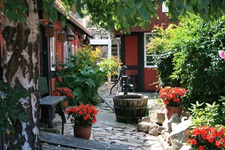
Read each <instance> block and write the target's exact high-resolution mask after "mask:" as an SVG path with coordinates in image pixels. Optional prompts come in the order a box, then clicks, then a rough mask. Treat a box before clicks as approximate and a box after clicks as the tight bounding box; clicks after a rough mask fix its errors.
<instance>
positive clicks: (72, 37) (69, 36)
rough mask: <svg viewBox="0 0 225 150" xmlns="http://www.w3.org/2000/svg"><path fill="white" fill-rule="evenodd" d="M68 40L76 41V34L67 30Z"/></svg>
mask: <svg viewBox="0 0 225 150" xmlns="http://www.w3.org/2000/svg"><path fill="white" fill-rule="evenodd" d="M66 40H67V41H73V40H75V34H74V33H73V31H72V30H71V29H67V34H66Z"/></svg>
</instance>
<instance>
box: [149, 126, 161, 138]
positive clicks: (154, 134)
mask: <svg viewBox="0 0 225 150" xmlns="http://www.w3.org/2000/svg"><path fill="white" fill-rule="evenodd" d="M149 134H150V135H153V136H158V135H159V133H158V129H157V128H155V127H153V128H151V129H150V131H149Z"/></svg>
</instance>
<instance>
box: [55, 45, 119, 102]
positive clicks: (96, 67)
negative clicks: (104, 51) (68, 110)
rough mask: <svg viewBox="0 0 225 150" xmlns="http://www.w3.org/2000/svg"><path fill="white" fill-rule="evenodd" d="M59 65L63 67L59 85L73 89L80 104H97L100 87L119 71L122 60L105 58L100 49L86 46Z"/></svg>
mask: <svg viewBox="0 0 225 150" xmlns="http://www.w3.org/2000/svg"><path fill="white" fill-rule="evenodd" d="M58 65H59V66H60V67H61V68H62V69H61V70H59V71H58V73H57V75H58V77H60V78H61V79H62V80H61V81H58V82H57V86H58V87H62V86H64V87H69V88H70V89H72V90H73V94H74V95H75V96H76V100H77V103H78V104H93V105H95V104H97V103H98V102H99V99H98V97H97V96H98V88H99V87H100V86H101V85H102V84H103V83H104V80H105V79H106V78H107V77H110V76H111V75H113V74H116V73H117V70H118V67H120V66H121V62H120V60H119V58H117V57H110V58H107V59H103V58H101V51H100V49H98V48H96V49H93V48H92V47H89V46H86V47H83V48H81V49H79V50H78V51H77V52H76V54H75V55H71V58H69V59H68V61H67V63H65V64H58ZM72 105H73V106H75V105H76V104H72Z"/></svg>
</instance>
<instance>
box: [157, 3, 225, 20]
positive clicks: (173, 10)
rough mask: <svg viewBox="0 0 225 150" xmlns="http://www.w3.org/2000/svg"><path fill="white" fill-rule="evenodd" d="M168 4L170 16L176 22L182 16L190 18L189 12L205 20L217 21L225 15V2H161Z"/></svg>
mask: <svg viewBox="0 0 225 150" xmlns="http://www.w3.org/2000/svg"><path fill="white" fill-rule="evenodd" d="M163 1H164V2H166V4H167V5H168V7H169V15H170V16H171V17H173V18H172V19H173V20H176V19H177V18H178V17H179V16H180V15H182V16H184V15H186V16H188V12H190V13H193V14H198V15H200V17H201V18H203V19H204V20H207V21H210V20H217V19H219V18H220V17H221V16H223V15H224V13H225V2H224V1H222V0H221V1H215V0H190V1H188V0H159V2H163Z"/></svg>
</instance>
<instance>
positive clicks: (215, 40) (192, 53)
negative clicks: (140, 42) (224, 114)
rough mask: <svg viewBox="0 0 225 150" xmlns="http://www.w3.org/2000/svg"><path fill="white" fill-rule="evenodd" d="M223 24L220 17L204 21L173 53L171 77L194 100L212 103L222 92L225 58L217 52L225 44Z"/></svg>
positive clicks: (223, 88)
mask: <svg viewBox="0 0 225 150" xmlns="http://www.w3.org/2000/svg"><path fill="white" fill-rule="evenodd" d="M224 23H225V21H224V20H220V21H217V22H214V23H207V24H203V25H202V26H201V27H200V28H199V29H198V30H197V31H196V36H195V37H193V39H191V40H190V41H188V42H187V43H184V44H183V45H182V47H181V49H180V51H177V52H176V53H175V54H174V58H173V62H174V72H173V73H172V76H171V77H172V78H173V79H178V80H180V83H181V85H182V86H183V87H186V88H187V89H188V90H189V99H190V100H191V102H193V103H195V101H196V100H198V101H199V102H208V103H213V101H217V100H218V99H219V97H220V96H221V95H225V78H224V74H225V61H224V60H222V59H221V58H220V57H219V55H218V51H219V50H220V49H223V45H225V43H223V42H224V41H225V34H224V33H223V31H224V30H225V28H224Z"/></svg>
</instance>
